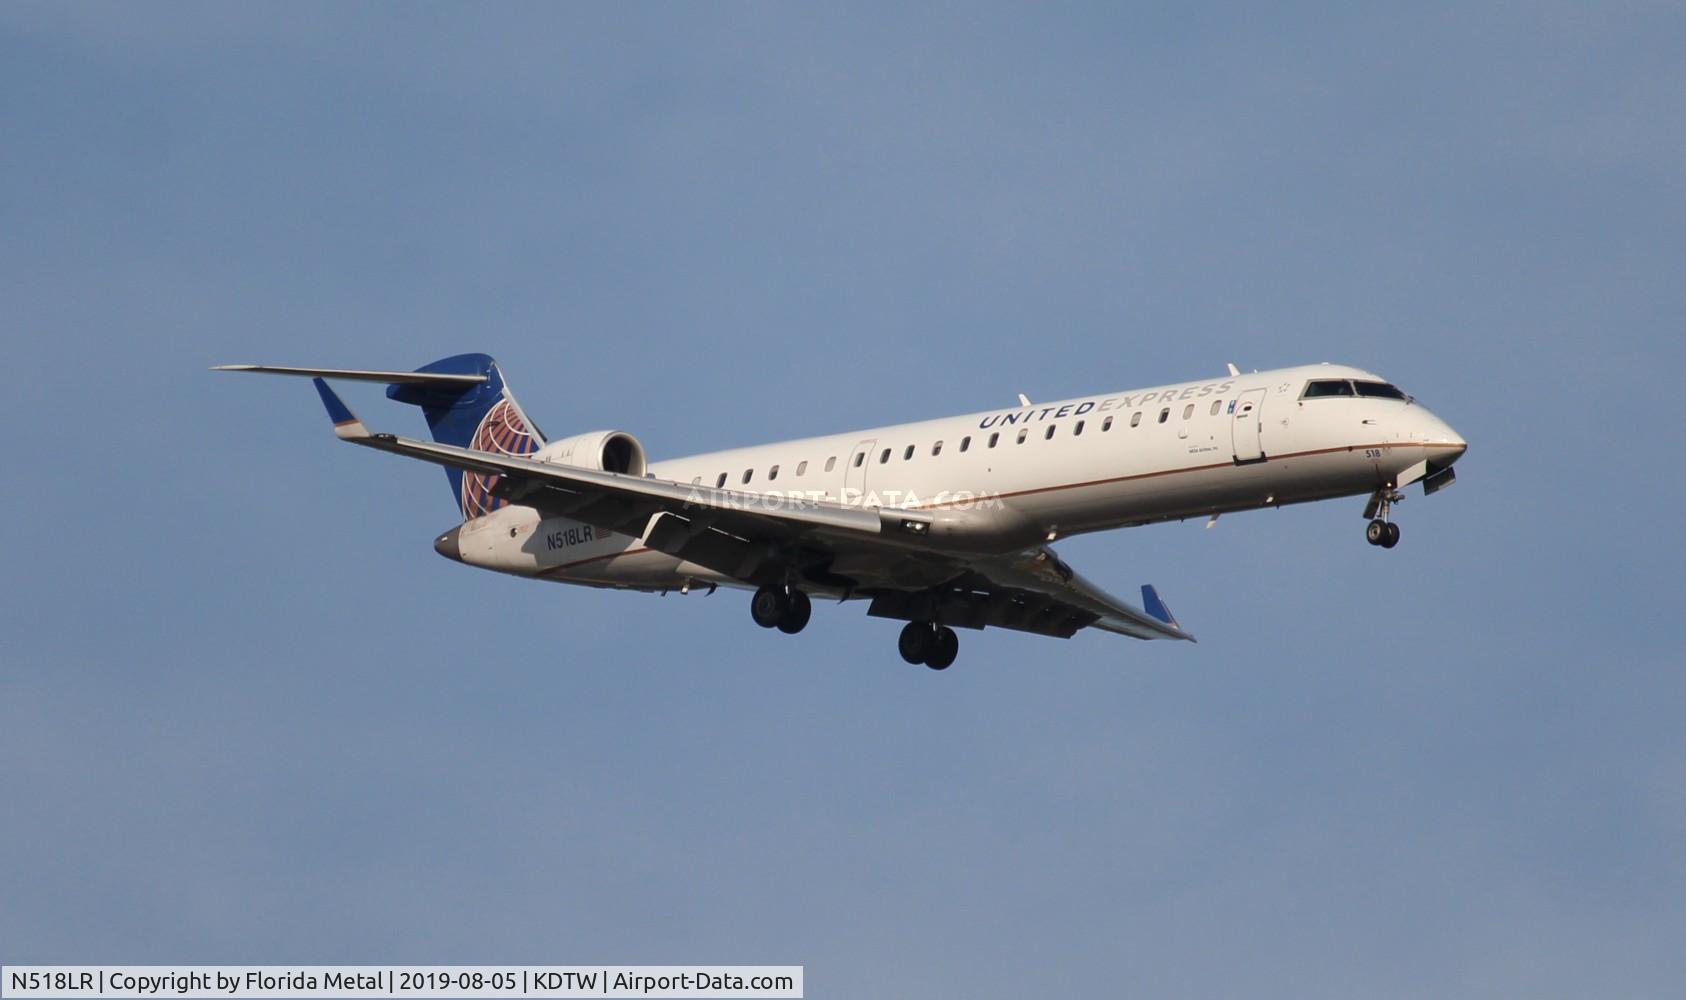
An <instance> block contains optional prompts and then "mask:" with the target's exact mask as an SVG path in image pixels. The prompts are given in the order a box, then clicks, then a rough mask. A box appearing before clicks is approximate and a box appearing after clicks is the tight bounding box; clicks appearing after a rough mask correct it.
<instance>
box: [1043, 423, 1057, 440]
mask: <svg viewBox="0 0 1686 1000" xmlns="http://www.w3.org/2000/svg"><path fill="white" fill-rule="evenodd" d="M1056 426H1057V425H1055V424H1049V425H1048V433H1046V434H1044V435H1042V440H1044V441H1052V440H1054V430H1055V429H1056Z"/></svg>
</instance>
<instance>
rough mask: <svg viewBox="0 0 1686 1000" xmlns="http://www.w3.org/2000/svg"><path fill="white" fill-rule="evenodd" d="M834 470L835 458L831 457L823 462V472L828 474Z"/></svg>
mask: <svg viewBox="0 0 1686 1000" xmlns="http://www.w3.org/2000/svg"><path fill="white" fill-rule="evenodd" d="M835 468H837V456H836V455H833V456H831V457H830V458H828V459H826V460H825V471H827V472H830V471H831V470H832V469H835Z"/></svg>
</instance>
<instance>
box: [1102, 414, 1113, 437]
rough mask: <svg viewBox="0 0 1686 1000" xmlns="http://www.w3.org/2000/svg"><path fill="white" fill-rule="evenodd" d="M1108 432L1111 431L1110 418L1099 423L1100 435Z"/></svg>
mask: <svg viewBox="0 0 1686 1000" xmlns="http://www.w3.org/2000/svg"><path fill="white" fill-rule="evenodd" d="M1110 430H1112V418H1111V417H1107V418H1106V419H1105V420H1103V421H1101V433H1102V434H1105V433H1106V432H1107V431H1110Z"/></svg>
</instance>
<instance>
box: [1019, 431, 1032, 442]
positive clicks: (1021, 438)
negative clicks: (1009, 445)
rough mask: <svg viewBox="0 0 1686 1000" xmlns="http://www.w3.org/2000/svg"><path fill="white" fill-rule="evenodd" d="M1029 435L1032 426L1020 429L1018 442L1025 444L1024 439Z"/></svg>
mask: <svg viewBox="0 0 1686 1000" xmlns="http://www.w3.org/2000/svg"><path fill="white" fill-rule="evenodd" d="M1029 436H1030V428H1028V427H1026V428H1025V429H1023V430H1021V431H1019V442H1018V443H1019V444H1024V439H1025V438H1027V437H1029Z"/></svg>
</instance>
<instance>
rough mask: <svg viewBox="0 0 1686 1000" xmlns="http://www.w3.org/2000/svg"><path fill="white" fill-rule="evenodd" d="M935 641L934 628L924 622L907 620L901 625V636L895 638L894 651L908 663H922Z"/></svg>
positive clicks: (935, 633)
mask: <svg viewBox="0 0 1686 1000" xmlns="http://www.w3.org/2000/svg"><path fill="white" fill-rule="evenodd" d="M936 641H937V632H936V629H934V628H932V627H931V626H930V625H927V624H926V623H924V622H908V623H907V624H906V625H904V626H902V635H901V638H900V639H897V640H896V651H897V652H899V653H901V654H902V659H904V660H906V661H907V662H909V663H914V664H919V663H924V662H925V657H927V656H929V655H930V653H931V647H932V646H933V645H935V643H936Z"/></svg>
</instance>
